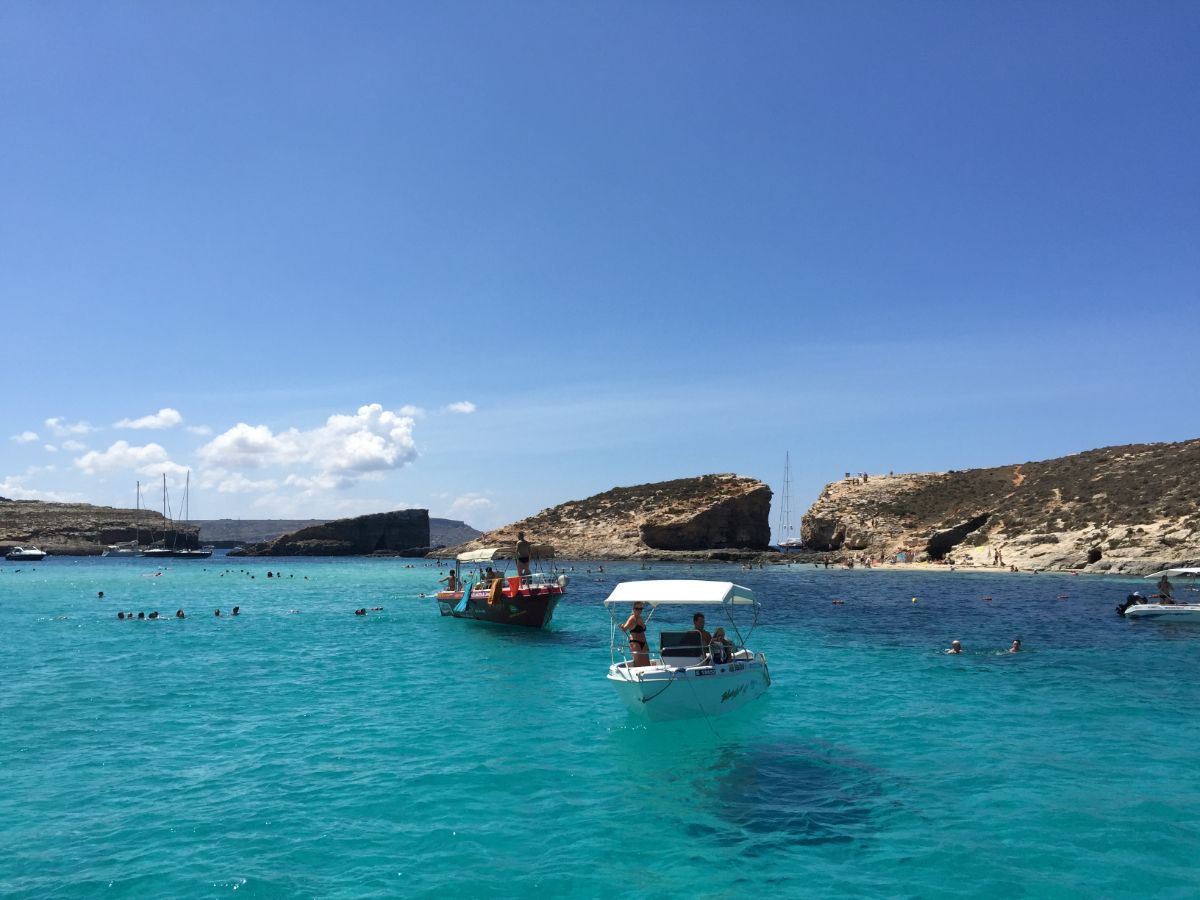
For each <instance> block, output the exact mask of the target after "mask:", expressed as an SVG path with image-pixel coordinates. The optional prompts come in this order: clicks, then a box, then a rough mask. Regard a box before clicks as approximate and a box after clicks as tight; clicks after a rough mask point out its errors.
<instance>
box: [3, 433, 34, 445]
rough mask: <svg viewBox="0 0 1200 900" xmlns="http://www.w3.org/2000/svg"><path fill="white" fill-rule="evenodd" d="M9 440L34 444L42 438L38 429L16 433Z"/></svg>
mask: <svg viewBox="0 0 1200 900" xmlns="http://www.w3.org/2000/svg"><path fill="white" fill-rule="evenodd" d="M9 440H10V441H16V442H17V443H18V444H32V443H33V442H34V441H37V440H41V439H40V438H39V437H38V433H37V432H36V431H22V432H21V433H20V434H14V435H13V436H12V437H10V438H9Z"/></svg>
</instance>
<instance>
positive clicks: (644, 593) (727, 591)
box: [604, 579, 758, 606]
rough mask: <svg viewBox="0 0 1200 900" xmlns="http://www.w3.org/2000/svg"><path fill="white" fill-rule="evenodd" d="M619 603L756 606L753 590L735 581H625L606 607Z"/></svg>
mask: <svg viewBox="0 0 1200 900" xmlns="http://www.w3.org/2000/svg"><path fill="white" fill-rule="evenodd" d="M618 603H649V604H650V605H651V606H657V605H659V604H672V605H674V604H682V605H685V606H730V605H737V606H756V605H757V604H758V601H757V600H755V599H754V591H752V590H750V588H747V587H742V586H741V585H740V584H734V583H733V582H732V581H695V580H685V579H680V580H676V581H669V580H668V581H623V582H621V583H620V584H618V585H617V586H616V587H615V588H613V592H612V593H611V594H609V595H608V599H607V600H605V601H604V605H605V606H615V605H617V604H618Z"/></svg>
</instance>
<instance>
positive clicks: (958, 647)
mask: <svg viewBox="0 0 1200 900" xmlns="http://www.w3.org/2000/svg"><path fill="white" fill-rule="evenodd" d="M946 652H947V653H962V644H960V643H959V642H958V641H951V642H950V649H949V650H947V651H946Z"/></svg>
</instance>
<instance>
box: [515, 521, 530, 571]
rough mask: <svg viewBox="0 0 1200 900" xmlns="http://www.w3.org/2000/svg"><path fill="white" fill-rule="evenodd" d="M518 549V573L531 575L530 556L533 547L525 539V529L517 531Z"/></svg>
mask: <svg viewBox="0 0 1200 900" xmlns="http://www.w3.org/2000/svg"><path fill="white" fill-rule="evenodd" d="M516 551H517V552H516V556H517V574H518V575H529V574H530V572H529V556H530V554H531V552H532V548H531V547H530V546H529V541H527V540H525V532H523V531H518V532H517V547H516Z"/></svg>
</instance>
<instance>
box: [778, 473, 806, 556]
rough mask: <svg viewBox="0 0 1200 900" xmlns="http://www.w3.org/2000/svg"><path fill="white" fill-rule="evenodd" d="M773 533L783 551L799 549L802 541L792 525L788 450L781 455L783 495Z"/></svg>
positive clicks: (790, 475) (802, 544)
mask: <svg viewBox="0 0 1200 900" xmlns="http://www.w3.org/2000/svg"><path fill="white" fill-rule="evenodd" d="M775 534H776V536H777V538H778V541H779V544H778V546H779V549H780V550H782V551H783V552H784V553H787V552H789V551H792V550H799V549H801V548H802V547H803V546H804V542H803V541H802V540H801V539H800V538H798V537H796V529H795V528H794V527H793V525H792V454H791V452H790V451H789V452H788V453H786V454H785V455H784V457H783V497H782V498H781V501H780V504H779V524H778V525H777V526H776V531H775Z"/></svg>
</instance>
